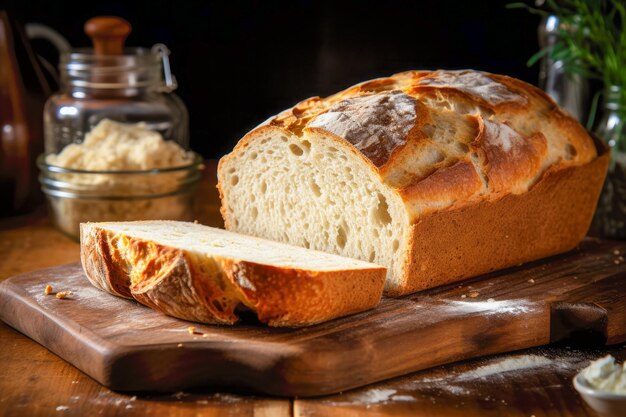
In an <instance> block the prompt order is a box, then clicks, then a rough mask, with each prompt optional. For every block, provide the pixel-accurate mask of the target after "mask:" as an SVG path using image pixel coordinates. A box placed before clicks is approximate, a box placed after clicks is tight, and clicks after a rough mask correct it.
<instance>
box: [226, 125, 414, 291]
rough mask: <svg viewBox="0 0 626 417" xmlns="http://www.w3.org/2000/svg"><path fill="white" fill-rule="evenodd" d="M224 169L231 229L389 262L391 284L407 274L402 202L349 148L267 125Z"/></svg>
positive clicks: (314, 135) (405, 219)
mask: <svg viewBox="0 0 626 417" xmlns="http://www.w3.org/2000/svg"><path fill="white" fill-rule="evenodd" d="M221 172H222V173H223V177H222V178H221V180H222V181H223V182H224V183H226V184H228V185H229V186H228V202H229V204H228V205H227V206H225V210H226V213H225V218H226V219H227V221H228V223H227V226H226V227H227V228H229V229H232V230H236V231H238V232H241V233H244V234H249V235H255V236H263V237H265V238H267V239H272V240H276V241H281V242H289V243H291V244H294V245H298V246H302V247H305V248H311V249H316V250H322V251H326V252H331V253H337V254H340V255H344V256H350V257H352V258H357V259H363V260H366V261H369V262H373V263H376V264H379V265H385V266H387V267H388V269H389V272H388V278H389V281H388V283H387V285H392V286H393V285H395V284H397V282H396V281H397V280H398V279H400V277H402V276H403V268H404V265H403V263H402V262H401V260H402V259H403V258H404V256H405V252H406V250H407V247H406V241H407V236H406V234H407V232H408V230H409V226H410V224H409V219H408V216H407V213H406V210H405V209H404V204H403V203H402V201H401V199H400V196H399V195H398V194H397V193H395V192H394V191H393V190H390V189H389V188H388V187H385V186H384V184H383V183H382V182H381V180H380V178H379V177H378V176H377V175H376V173H375V172H373V171H372V169H371V168H370V167H369V166H368V164H367V162H366V161H365V160H364V159H363V158H360V157H358V155H357V154H356V152H354V150H353V149H351V148H350V147H347V146H345V145H344V144H343V143H341V142H339V141H337V140H334V139H333V138H332V137H330V136H329V135H324V134H323V133H320V132H304V133H303V135H302V136H301V137H298V136H296V135H293V134H290V133H288V132H280V131H279V132H276V131H273V130H271V129H268V131H266V132H263V133H261V134H260V136H259V137H257V140H255V141H254V142H252V143H250V145H249V146H247V147H246V148H245V149H244V150H243V151H242V152H241V154H240V155H239V158H237V160H224V162H223V164H222V166H221ZM231 219H232V220H231ZM240 219H241V221H240Z"/></svg>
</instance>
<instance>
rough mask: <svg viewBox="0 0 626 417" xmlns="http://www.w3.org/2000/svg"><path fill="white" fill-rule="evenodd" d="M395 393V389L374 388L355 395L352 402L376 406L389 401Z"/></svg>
mask: <svg viewBox="0 0 626 417" xmlns="http://www.w3.org/2000/svg"><path fill="white" fill-rule="evenodd" d="M396 392H397V391H396V390H395V389H378V388H374V389H370V390H368V391H365V392H363V393H361V394H359V395H357V396H356V397H354V398H353V399H352V400H353V401H354V402H359V403H363V404H378V403H382V402H385V401H389V400H390V399H391V397H392V396H393V395H394V394H395V393H396Z"/></svg>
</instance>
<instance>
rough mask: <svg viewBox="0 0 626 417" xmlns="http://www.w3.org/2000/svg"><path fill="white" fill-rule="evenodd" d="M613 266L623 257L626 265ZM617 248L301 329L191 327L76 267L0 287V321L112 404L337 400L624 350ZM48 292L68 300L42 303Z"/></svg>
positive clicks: (611, 245) (625, 312) (625, 302)
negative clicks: (404, 379)
mask: <svg viewBox="0 0 626 417" xmlns="http://www.w3.org/2000/svg"><path fill="white" fill-rule="evenodd" d="M622 254H623V256H622ZM625 258H626V244H623V243H618V242H607V241H604V242H603V241H598V240H586V241H585V242H584V243H583V245H582V246H581V248H579V249H577V250H576V251H573V252H570V253H568V254H565V255H561V256H558V257H553V258H550V259H546V260H543V261H538V262H534V263H531V264H526V265H524V266H520V267H517V268H514V269H509V270H506V271H501V272H497V273H493V274H490V275H487V276H484V277H481V278H478V279H474V280H472V281H468V282H465V283H463V284H462V285H453V286H448V287H443V288H438V289H434V290H431V291H427V292H423V293H420V294H415V295H412V296H407V297H403V298H398V299H391V298H385V299H383V301H382V302H381V304H380V306H379V307H378V308H376V309H374V310H372V311H369V312H365V313H361V314H357V315H353V316H350V317H345V318H342V319H337V320H334V321H331V322H328V323H323V324H319V325H316V326H313V327H309V328H302V329H272V328H268V327H265V326H263V325H260V324H258V323H255V322H254V320H253V319H252V318H250V319H249V320H248V321H247V322H246V323H243V324H239V325H236V326H233V327H221V326H208V325H200V324H194V326H195V328H196V331H195V333H194V334H189V332H188V327H189V326H190V324H192V323H189V322H185V321H182V320H178V319H175V318H171V317H167V316H164V315H162V314H160V313H157V312H155V311H153V310H151V309H149V308H147V307H144V306H142V305H139V304H137V303H135V302H133V301H128V300H124V299H121V298H117V297H114V296H111V295H109V294H107V293H104V292H101V291H99V290H97V289H96V288H94V287H92V286H91V285H90V284H89V283H88V281H87V279H86V277H85V276H84V275H83V272H82V268H81V266H80V264H69V265H63V266H59V267H55V268H49V269H44V270H39V271H34V272H30V273H27V274H24V275H20V276H17V277H14V278H10V279H8V280H5V281H4V282H2V283H0V318H1V319H2V320H3V321H5V322H6V323H8V324H9V325H11V326H12V327H14V328H16V329H17V330H19V331H21V332H22V333H24V334H26V335H28V336H29V337H31V338H32V339H34V340H36V341H37V342H39V343H40V344H42V345H43V346H45V347H47V348H48V349H50V350H51V351H53V352H54V353H56V354H57V355H59V356H61V357H62V358H64V359H65V360H67V361H68V362H70V363H71V364H73V365H74V366H76V367H78V368H79V369H81V370H82V371H84V372H85V373H87V374H88V375H90V376H91V377H93V378H94V379H96V380H97V381H99V382H100V383H102V384H104V385H106V386H108V387H110V388H112V389H115V390H121V391H151V390H158V391H178V390H182V389H185V388H191V387H194V386H209V387H219V388H220V389H223V388H227V389H228V388H231V389H244V390H252V391H257V392H262V393H266V394H273V395H289V396H294V395H296V396H314V395H323V394H329V393H335V392H339V391H343V390H347V389H350V388H355V387H358V386H362V385H366V384H370V383H372V382H376V381H380V380H384V379H387V378H391V377H395V376H398V375H403V374H407V373H410V372H413V371H417V370H420V369H424V368H429V367H433V366H436V365H441V364H445V363H450V362H455V361H459V360H462V359H467V358H471V357H477V356H482V355H488V354H493V353H498V352H507V351H512V350H517V349H523V348H527V347H531V346H539V345H544V344H548V343H550V342H554V341H558V340H562V339H564V338H567V337H570V336H572V335H573V334H578V335H579V336H580V335H583V336H584V337H587V338H588V340H589V341H595V342H596V343H598V344H614V343H619V342H622V341H626V261H625ZM47 284H50V285H52V286H53V288H54V289H55V290H59V291H60V290H71V291H73V292H74V295H73V296H72V297H71V298H68V299H57V298H56V297H55V296H54V295H45V294H44V288H45V286H46V285H47Z"/></svg>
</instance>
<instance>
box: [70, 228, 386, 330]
mask: <svg viewBox="0 0 626 417" xmlns="http://www.w3.org/2000/svg"><path fill="white" fill-rule="evenodd" d="M80 232H81V233H80V236H81V239H80V241H81V260H82V263H83V268H84V270H85V273H86V274H87V277H88V278H89V280H90V281H91V283H92V284H93V285H95V286H96V287H98V288H100V289H102V290H104V291H107V292H109V293H111V294H114V295H117V296H120V297H125V298H134V299H135V300H137V301H139V302H140V303H142V304H144V305H147V306H149V307H152V308H153V309H155V310H158V311H160V312H162V313H165V314H168V315H170V316H174V317H178V318H181V319H185V320H191V321H197V322H202V323H219V324H233V323H235V322H236V321H237V320H238V316H237V313H238V308H239V307H242V306H243V307H246V308H248V309H250V310H252V311H253V312H255V313H256V314H257V316H258V318H259V320H260V321H262V322H265V323H267V324H269V325H270V326H305V325H310V324H314V323H319V322H322V321H326V320H330V319H333V318H336V317H339V316H344V315H347V314H351V313H356V312H359V311H363V310H367V309H370V308H372V307H374V306H376V305H377V304H378V302H379V301H380V297H381V294H382V289H383V284H384V280H385V274H386V270H385V268H384V267H381V266H378V265H374V264H371V263H367V262H362V261H358V260H354V259H349V258H343V257H340V256H336V255H331V254H327V253H322V252H317V251H313V250H309V249H304V248H300V247H295V246H290V245H285V244H281V243H277V242H273V241H268V240H264V239H259V238H255V237H251V236H244V235H240V234H237V233H232V232H228V231H225V230H221V229H215V228H212V227H207V226H202V225H199V224H194V223H186V222H175V221H141V222H119V223H115V222H113V223H83V224H81V229H80Z"/></svg>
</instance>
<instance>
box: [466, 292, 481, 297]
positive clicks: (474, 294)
mask: <svg viewBox="0 0 626 417" xmlns="http://www.w3.org/2000/svg"><path fill="white" fill-rule="evenodd" d="M479 295H480V293H479V292H478V291H472V292H471V293H469V294H467V296H468V297H470V298H476V297H478V296H479Z"/></svg>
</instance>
